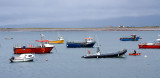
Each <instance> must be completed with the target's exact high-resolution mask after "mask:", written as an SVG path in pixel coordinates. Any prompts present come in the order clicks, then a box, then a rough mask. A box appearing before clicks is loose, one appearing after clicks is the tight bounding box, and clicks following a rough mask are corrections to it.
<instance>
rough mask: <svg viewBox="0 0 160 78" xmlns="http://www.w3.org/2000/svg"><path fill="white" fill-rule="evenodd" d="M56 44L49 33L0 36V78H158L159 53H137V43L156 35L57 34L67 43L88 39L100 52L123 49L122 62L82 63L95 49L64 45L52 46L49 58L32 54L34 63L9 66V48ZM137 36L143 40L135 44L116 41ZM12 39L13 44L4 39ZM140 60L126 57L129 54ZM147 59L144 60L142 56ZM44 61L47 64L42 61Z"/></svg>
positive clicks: (154, 37) (108, 59)
mask: <svg viewBox="0 0 160 78" xmlns="http://www.w3.org/2000/svg"><path fill="white" fill-rule="evenodd" d="M41 33H43V34H44V35H45V39H49V40H56V39H57V31H53V32H0V40H1V42H0V62H1V63H0V78H19V77H23V78H160V74H159V73H160V49H138V44H139V43H140V42H152V41H154V40H155V39H157V38H158V34H159V33H160V32H159V31H59V33H60V34H61V35H62V36H63V37H64V39H65V40H66V41H67V40H80V41H83V40H84V38H85V37H87V36H91V37H94V38H95V39H96V41H98V42H99V44H101V47H100V49H101V52H102V53H106V52H115V51H118V50H121V49H123V48H125V49H127V50H128V52H127V53H126V54H125V56H123V57H124V58H101V59H97V58H94V59H84V58H81V56H83V55H85V54H86V53H87V50H89V49H90V50H91V53H95V51H96V49H95V48H89V49H86V48H66V43H65V44H59V45H55V46H56V49H53V50H52V53H49V54H35V56H36V58H35V60H34V62H21V63H10V61H9V58H10V57H11V56H18V55H17V54H14V53H13V46H14V45H15V44H19V43H34V42H35V40H37V39H40V34H41ZM130 34H138V35H139V36H141V37H142V38H143V39H142V40H140V41H135V42H122V41H119V40H118V39H119V37H123V36H129V35H130ZM6 37H7V38H8V37H13V38H14V39H13V40H5V38H6ZM134 49H135V50H136V51H137V52H140V53H142V54H141V56H129V52H133V50H134ZM145 55H147V56H148V57H147V58H145V57H144V56H145ZM45 59H48V61H45Z"/></svg>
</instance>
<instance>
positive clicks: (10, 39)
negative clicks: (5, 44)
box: [5, 38, 13, 40]
mask: <svg viewBox="0 0 160 78" xmlns="http://www.w3.org/2000/svg"><path fill="white" fill-rule="evenodd" d="M12 39H13V38H5V40H12Z"/></svg>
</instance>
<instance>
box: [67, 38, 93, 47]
mask: <svg viewBox="0 0 160 78" xmlns="http://www.w3.org/2000/svg"><path fill="white" fill-rule="evenodd" d="M95 43H96V41H94V40H93V38H90V37H89V38H85V42H77V41H67V44H66V46H67V48H81V47H93V46H94V44H95Z"/></svg>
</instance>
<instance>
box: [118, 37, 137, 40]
mask: <svg viewBox="0 0 160 78" xmlns="http://www.w3.org/2000/svg"><path fill="white" fill-rule="evenodd" d="M139 39H140V38H139V37H136V38H120V41H138V40H139Z"/></svg>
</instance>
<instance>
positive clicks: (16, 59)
mask: <svg viewBox="0 0 160 78" xmlns="http://www.w3.org/2000/svg"><path fill="white" fill-rule="evenodd" d="M33 59H34V55H33V54H21V55H20V56H19V57H13V56H12V58H10V59H9V60H10V62H28V61H33Z"/></svg>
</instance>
